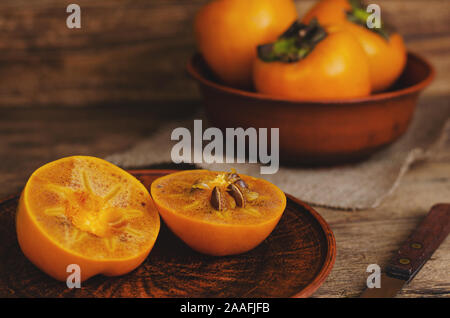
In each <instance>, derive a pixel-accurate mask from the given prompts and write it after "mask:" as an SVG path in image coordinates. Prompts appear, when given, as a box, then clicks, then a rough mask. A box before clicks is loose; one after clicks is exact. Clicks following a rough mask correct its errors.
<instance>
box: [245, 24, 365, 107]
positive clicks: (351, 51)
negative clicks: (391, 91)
mask: <svg viewBox="0 0 450 318" xmlns="http://www.w3.org/2000/svg"><path fill="white" fill-rule="evenodd" d="M258 50H259V52H258V55H259V58H258V59H257V60H256V61H255V64H254V69H253V80H254V83H255V88H256V89H257V91H259V92H261V93H264V94H268V95H272V96H276V97H285V98H290V99H300V100H310V101H314V100H333V99H345V98H355V97H364V96H367V95H369V94H370V92H371V86H370V76H369V63H368V58H367V55H366V54H365V52H364V50H363V48H362V47H361V45H360V43H359V42H358V41H357V40H356V39H355V37H354V36H353V35H352V34H351V33H350V32H348V31H346V30H345V29H341V28H340V27H339V26H336V27H329V28H327V29H325V28H323V27H322V26H321V25H320V24H319V23H318V22H317V20H313V21H311V23H310V24H309V25H305V24H303V23H300V22H295V23H294V24H293V25H292V26H291V27H290V28H289V29H288V30H287V31H286V32H285V33H284V34H283V35H281V36H280V38H279V39H278V40H277V41H276V42H274V43H271V44H266V45H262V46H260V47H259V48H258Z"/></svg>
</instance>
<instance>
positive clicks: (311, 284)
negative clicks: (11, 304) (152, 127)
mask: <svg viewBox="0 0 450 318" xmlns="http://www.w3.org/2000/svg"><path fill="white" fill-rule="evenodd" d="M130 172H131V173H132V174H133V175H135V176H136V177H137V178H138V179H139V180H140V181H141V182H142V183H143V184H144V185H145V186H146V187H147V188H149V187H150V184H151V183H152V181H153V180H154V179H156V178H158V177H160V176H162V175H165V174H168V173H170V172H173V170H132V171H130ZM287 197H288V201H287V207H286V210H285V212H284V215H283V217H282V218H281V220H280V223H279V224H278V225H277V227H276V228H275V230H274V231H273V233H272V234H271V235H270V236H269V237H268V238H267V239H266V240H265V241H264V242H263V243H262V244H261V245H259V246H258V247H257V248H255V249H253V250H252V251H250V252H247V253H245V254H241V255H237V256H227V257H212V256H207V255H203V254H200V253H197V252H195V251H193V250H191V249H190V248H189V247H188V246H186V245H185V244H184V243H183V242H182V241H181V240H179V239H178V238H177V237H176V236H175V235H173V234H172V233H171V231H170V230H169V229H168V228H167V227H166V226H165V225H164V223H163V222H162V226H161V231H160V234H159V237H158V239H157V241H156V244H155V246H154V248H153V250H152V251H151V253H150V255H149V257H148V258H147V259H146V260H145V262H144V263H143V264H142V265H141V266H139V267H138V268H137V269H136V270H134V271H133V272H131V273H129V274H127V275H124V276H120V277H105V276H101V275H100V276H96V277H93V278H91V279H89V280H87V281H86V282H83V283H82V286H81V288H80V289H76V288H75V289H69V288H67V286H66V284H65V283H63V282H59V281H56V280H54V279H53V278H51V277H49V276H47V275H46V274H44V273H43V272H41V271H40V270H39V269H37V268H36V267H35V266H34V265H33V264H32V263H30V262H29V261H28V260H27V259H26V258H25V256H24V255H23V254H22V252H21V250H20V248H19V245H18V242H17V238H16V230H15V213H16V207H17V200H18V196H13V197H10V198H9V199H6V200H4V201H2V202H0V240H1V242H2V244H0V297H108V298H110V297H246V298H247V297H308V296H311V295H312V294H313V293H314V292H315V291H316V290H317V289H318V288H319V286H320V285H321V284H322V283H323V282H324V280H325V278H326V277H327V276H328V274H329V273H330V271H331V269H332V267H333V265H334V261H335V257H336V242H335V239H334V235H333V233H332V231H331V229H330V228H329V226H328V225H327V223H326V222H325V221H324V220H323V218H322V217H321V216H320V215H319V214H318V213H317V212H316V211H314V210H313V209H312V208H311V207H309V206H308V205H306V204H304V203H303V202H301V201H300V200H298V199H296V198H294V197H292V196H290V195H288V196H287Z"/></svg>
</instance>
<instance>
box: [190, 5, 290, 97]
mask: <svg viewBox="0 0 450 318" xmlns="http://www.w3.org/2000/svg"><path fill="white" fill-rule="evenodd" d="M297 18H298V14H297V9H296V7H295V3H294V1H293V0H276V1H275V0H214V1H210V2H208V3H207V4H206V5H205V6H203V7H202V8H201V9H200V11H199V12H198V14H197V16H196V18H195V23H194V29H195V30H194V31H195V38H196V42H197V46H198V49H199V51H200V53H201V54H202V56H203V57H204V59H205V60H206V62H207V64H208V65H209V67H210V68H211V69H212V71H213V72H214V73H215V74H216V75H217V76H218V77H219V78H220V79H221V80H222V81H223V82H224V83H225V84H228V85H231V86H235V87H241V88H250V87H251V86H252V66H253V61H254V60H255V58H256V47H257V46H258V45H259V44H262V43H267V42H271V41H274V40H275V39H276V38H277V37H278V35H279V34H280V33H282V32H283V31H284V30H285V29H286V28H287V27H289V25H291V24H292V22H294V21H295V20H296V19H297Z"/></svg>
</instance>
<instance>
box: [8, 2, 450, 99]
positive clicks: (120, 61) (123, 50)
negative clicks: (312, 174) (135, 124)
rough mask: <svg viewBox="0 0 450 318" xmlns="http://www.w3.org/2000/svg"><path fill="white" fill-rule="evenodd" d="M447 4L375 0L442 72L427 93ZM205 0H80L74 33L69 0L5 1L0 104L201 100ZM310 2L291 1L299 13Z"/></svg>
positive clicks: (447, 40) (445, 28) (443, 59)
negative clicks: (195, 65)
mask: <svg viewBox="0 0 450 318" xmlns="http://www.w3.org/2000/svg"><path fill="white" fill-rule="evenodd" d="M447 1H448V0H413V1H409V0H379V1H377V3H379V4H380V5H381V7H382V9H383V11H382V14H385V15H386V16H390V18H391V19H390V20H392V22H393V24H394V25H395V26H396V27H397V28H398V30H399V32H400V33H402V34H403V35H404V36H405V38H406V40H407V44H408V47H409V49H410V50H412V51H417V52H418V53H421V54H423V55H425V56H426V57H428V58H430V59H431V61H432V62H433V64H435V66H436V67H437V69H439V70H441V74H438V77H437V80H436V83H435V85H433V87H432V88H431V89H430V90H429V93H430V94H442V93H443V92H444V91H445V90H446V86H447V82H448V80H449V76H450V75H449V74H450V54H448V53H449V52H450V49H449V47H450V24H449V23H448V17H449V16H450V6H448V3H447ZM206 2H207V0H189V1H177V0H164V1H163V0H136V1H129V0H79V1H78V2H77V3H78V4H79V5H80V6H81V8H82V29H80V30H75V29H72V30H70V29H68V28H67V27H66V25H65V19H66V17H67V14H66V12H65V8H66V6H67V5H68V4H69V3H71V2H70V1H59V0H28V1H27V0H5V1H2V2H1V3H0V63H1V68H0V79H2V85H1V86H0V107H2V106H3V107H4V106H49V105H54V106H58V107H60V106H88V105H99V104H102V105H104V104H107V105H111V104H119V105H127V106H130V105H142V104H143V105H149V103H150V102H154V101H161V100H172V101H173V100H175V101H180V100H196V99H198V98H199V95H198V92H197V89H196V87H195V85H194V83H193V82H192V81H191V80H190V79H189V78H188V77H187V76H186V73H185V63H186V62H187V60H188V59H189V57H190V56H191V55H192V54H193V53H194V52H195V43H194V40H193V36H192V27H191V26H192V21H193V19H194V16H195V13H196V12H197V10H198V9H199V8H200V7H201V6H202V5H203V4H204V3H206ZM313 3H314V1H312V0H306V1H297V4H298V10H299V13H300V15H303V14H304V13H305V12H306V10H308V8H309V7H311V5H312V4H313ZM149 107H151V106H149Z"/></svg>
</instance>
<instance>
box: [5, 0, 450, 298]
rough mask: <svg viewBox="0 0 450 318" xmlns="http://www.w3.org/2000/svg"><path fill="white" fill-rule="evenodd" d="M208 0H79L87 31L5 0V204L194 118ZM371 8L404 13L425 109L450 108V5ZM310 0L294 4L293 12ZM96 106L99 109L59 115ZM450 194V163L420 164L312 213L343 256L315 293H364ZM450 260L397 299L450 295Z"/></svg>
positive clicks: (43, 2)
mask: <svg viewBox="0 0 450 318" xmlns="http://www.w3.org/2000/svg"><path fill="white" fill-rule="evenodd" d="M205 2H206V0H191V1H177V0H135V1H125V0H79V1H78V2H77V3H79V4H80V5H81V7H82V10H83V11H82V19H83V21H82V24H83V28H82V30H68V29H67V28H66V27H65V18H66V13H65V7H66V6H67V4H69V3H70V1H59V0H40V1H38V0H33V1H31V0H3V1H1V3H0V31H1V32H0V79H1V80H2V84H1V85H0V163H1V164H0V197H3V196H5V195H7V194H9V193H16V192H17V191H20V189H21V188H22V186H23V184H24V182H25V181H26V180H27V178H28V176H29V174H30V173H31V172H32V171H33V170H34V169H36V168H37V167H39V166H40V165H42V164H44V163H46V162H48V161H51V160H54V159H57V158H60V157H63V156H68V155H73V154H86V155H87V154H88V155H94V156H99V157H104V156H106V155H109V154H111V153H114V152H117V151H123V150H125V149H127V148H129V147H131V146H132V145H133V144H134V143H136V142H137V141H139V139H140V138H142V137H145V136H147V135H149V134H150V133H151V132H152V131H154V130H155V129H156V128H157V127H158V126H159V125H160V124H162V121H161V120H164V119H169V118H170V119H173V117H174V116H175V115H177V116H182V115H183V114H187V113H191V112H192V111H193V109H195V108H196V107H197V106H198V104H199V103H198V97H199V95H198V92H197V90H196V87H195V83H194V82H193V81H190V80H189V78H188V77H187V76H186V74H185V71H184V69H185V68H184V67H185V63H186V61H187V59H188V58H189V57H190V56H191V54H192V53H193V52H194V51H195V47H194V44H193V40H192V37H191V35H192V34H191V28H190V23H191V22H192V17H193V14H194V13H195V11H196V10H197V9H198V8H199V7H200V5H202V4H203V3H205ZM377 3H380V4H381V6H382V8H383V10H384V11H383V12H387V13H390V14H391V15H393V14H394V13H395V12H396V11H397V10H400V11H399V12H401V14H395V16H394V17H393V19H392V20H393V23H394V24H395V25H396V26H397V27H398V29H399V31H400V32H401V33H402V34H404V35H405V38H406V40H407V46H408V47H409V48H410V49H411V50H412V51H414V52H418V53H420V54H422V55H424V56H426V57H427V58H428V59H430V60H431V62H432V63H433V64H434V66H435V67H436V69H437V77H436V80H435V82H434V83H433V84H432V86H431V87H430V88H429V89H428V90H427V91H426V93H425V95H426V96H425V97H424V98H423V103H422V104H423V105H424V106H426V107H432V106H433V104H434V103H448V102H449V100H450V91H449V86H448V83H449V81H450V54H449V52H450V23H448V17H449V16H450V6H449V5H448V0H379V1H377ZM311 4H312V1H310V0H307V1H298V6H299V10H300V12H304V11H305V10H306V8H307V7H309V6H310V5H311ZM118 7H120V9H118ZM92 105H95V106H102V107H95V108H86V107H85V108H83V109H80V108H78V109H77V108H66V109H61V107H62V106H77V107H78V106H80V107H83V106H92ZM111 105H114V107H112V106H111ZM132 105H133V106H135V107H133V108H132V109H131V108H130V107H131V106H132ZM20 106H25V107H30V106H33V108H36V106H40V107H42V108H41V109H24V108H19V107H20ZM51 106H52V107H53V106H54V108H49V107H51ZM11 107H12V108H11ZM449 198H450V162H427V163H420V164H416V165H414V166H413V167H412V169H411V170H410V171H409V172H408V173H407V174H406V175H405V177H404V179H403V181H402V183H401V185H400V187H399V188H398V189H397V190H396V191H395V192H394V193H393V194H392V195H391V196H390V197H389V198H388V199H387V200H386V201H385V202H384V203H383V204H382V205H381V206H380V207H379V208H377V209H375V210H370V211H360V212H343V211H334V210H328V209H324V208H318V209H317V210H318V211H319V212H320V213H321V215H322V216H324V217H325V219H326V220H327V222H329V224H330V225H331V228H332V230H333V231H334V233H335V236H336V240H337V246H338V255H337V260H336V264H335V267H334V270H333V271H332V273H331V275H330V276H329V277H328V279H327V281H326V282H325V284H324V285H323V286H322V287H321V288H320V289H319V290H318V291H317V292H316V293H315V294H314V296H316V297H354V296H357V295H359V294H360V292H361V291H362V290H363V289H364V287H365V281H366V278H367V273H366V272H365V271H366V268H367V266H368V265H369V264H372V263H377V264H379V265H381V266H383V265H386V264H387V262H388V261H389V259H390V258H391V257H392V255H393V253H394V252H395V251H396V250H397V249H398V248H399V247H400V246H401V244H402V242H403V241H404V240H405V239H406V238H407V237H408V236H409V234H410V233H411V232H412V231H413V230H414V228H415V227H416V226H417V225H418V224H419V223H420V221H421V219H422V218H423V217H424V216H425V215H426V213H427V212H428V210H429V209H430V208H431V206H432V205H434V204H436V203H439V202H445V201H447V202H448V201H449V200H450V199H449ZM449 262H450V239H447V240H446V241H444V243H443V244H442V246H441V247H440V248H439V249H438V251H437V252H436V253H435V254H434V255H433V257H432V258H431V260H430V261H429V262H428V263H427V264H426V265H425V267H424V268H423V269H422V270H421V272H420V273H419V274H418V276H417V277H416V278H415V279H414V280H413V282H412V283H411V284H410V285H409V286H407V287H406V288H405V289H404V290H402V292H401V293H400V295H399V297H436V296H438V297H450V281H449V279H448V268H449Z"/></svg>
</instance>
